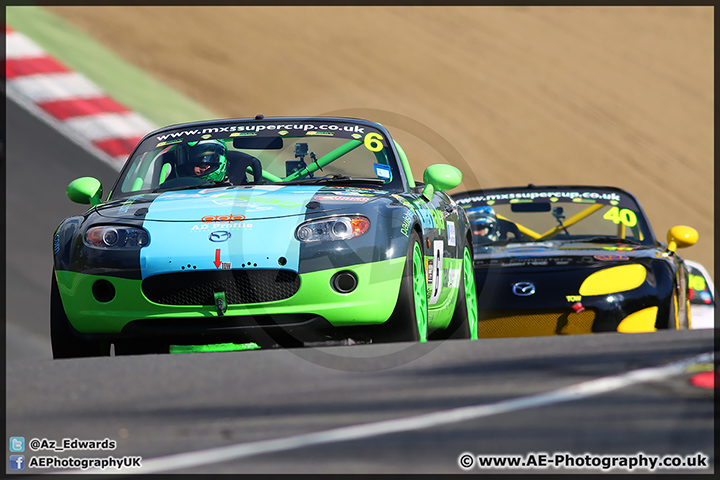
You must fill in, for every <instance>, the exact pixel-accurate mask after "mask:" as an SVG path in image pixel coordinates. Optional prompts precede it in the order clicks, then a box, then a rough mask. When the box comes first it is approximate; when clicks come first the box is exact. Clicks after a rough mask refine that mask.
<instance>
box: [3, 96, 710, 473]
mask: <svg viewBox="0 0 720 480" xmlns="http://www.w3.org/2000/svg"><path fill="white" fill-rule="evenodd" d="M7 119H8V121H7V139H8V140H7V157H6V158H7V219H6V222H7V246H6V248H7V287H6V288H7V290H6V293H7V309H6V317H7V322H6V323H7V347H8V348H7V364H6V389H7V390H6V433H7V436H6V438H8V437H10V436H24V437H25V438H26V440H27V442H28V443H29V442H30V440H31V439H33V438H38V439H43V438H46V439H53V440H57V441H60V440H62V439H63V438H69V439H73V438H77V439H80V440H92V439H94V440H103V439H105V438H108V439H111V440H115V441H116V442H117V448H116V449H115V450H112V451H97V452H89V451H65V452H51V451H47V450H44V451H38V452H32V451H30V450H26V452H25V455H26V459H27V460H28V461H29V459H30V457H33V456H40V455H54V456H57V457H68V456H73V457H75V458H82V457H107V456H108V455H112V456H114V457H116V458H120V457H122V456H124V455H129V456H141V457H142V462H143V465H145V466H146V467H147V468H148V470H149V469H150V468H153V469H154V470H153V471H154V472H165V473H247V474H257V473H340V474H342V473H416V474H417V473H437V474H440V473H465V472H466V471H465V470H463V469H462V468H460V467H459V465H458V458H459V457H460V455H461V454H463V453H466V452H467V453H471V454H473V455H491V454H498V455H520V456H523V457H525V456H527V455H528V454H530V453H540V452H545V453H547V454H550V455H554V454H556V453H561V452H569V453H571V454H573V455H578V456H581V455H584V454H586V453H589V454H591V455H597V456H600V455H610V454H613V455H633V456H635V455H637V454H639V453H640V452H642V453H643V454H645V455H694V454H696V453H701V454H704V455H706V456H708V457H709V459H710V460H709V461H710V466H709V468H707V469H702V470H696V472H697V473H710V472H713V471H714V458H715V454H714V439H713V437H714V408H713V392H712V390H705V389H700V388H697V387H694V386H692V385H690V383H689V378H690V375H691V373H692V371H693V369H697V368H699V366H698V365H695V366H693V365H692V364H690V365H688V367H687V368H685V367H684V366H682V365H681V366H680V367H679V369H676V370H674V371H672V372H669V371H668V370H667V369H662V368H661V369H660V370H657V369H656V370H651V372H655V373H658V375H657V376H655V377H652V378H649V377H643V378H639V379H638V378H635V375H637V373H634V374H629V375H630V376H628V372H637V371H638V369H646V368H651V369H655V368H656V367H661V366H663V365H666V364H668V362H677V361H681V360H686V359H688V358H693V357H695V356H697V355H699V354H703V353H705V352H712V351H713V350H714V344H713V333H714V331H713V330H694V331H680V332H675V331H667V332H658V333H651V334H635V335H622V334H601V335H583V336H574V337H544V338H511V339H488V340H480V341H457V340H456V341H448V342H433V343H428V344H412V343H409V344H396V345H354V346H340V347H322V348H308V349H290V350H256V351H244V352H225V353H201V354H182V355H148V356H128V357H106V358H99V359H92V358H90V359H75V360H60V361H53V360H52V359H51V352H50V341H49V325H48V317H49V313H48V312H49V286H50V275H51V270H52V258H51V251H52V233H53V231H54V229H55V227H56V226H57V225H58V224H59V223H60V222H61V221H62V219H63V218H64V217H66V216H70V215H74V214H77V213H80V212H81V211H82V210H83V207H82V206H80V205H76V204H73V203H72V202H70V201H69V200H68V199H67V197H66V196H65V187H66V186H67V184H68V183H69V182H70V181H71V180H73V179H74V178H76V177H79V176H86V175H89V176H95V177H97V178H99V179H100V180H101V181H102V182H103V185H104V186H105V189H106V191H107V189H109V188H110V186H111V184H112V180H113V179H114V177H115V174H116V172H114V171H113V170H112V169H111V168H110V167H108V166H106V165H105V164H103V163H101V162H99V161H98V160H97V159H94V158H93V157H92V156H90V155H89V154H88V153H87V152H86V151H85V150H83V149H82V148H80V147H78V146H76V145H75V144H73V143H71V142H69V141H68V140H67V139H65V138H64V137H63V136H61V135H60V134H58V133H57V132H55V131H54V130H52V129H50V128H48V126H47V125H46V124H44V123H43V122H41V121H39V120H37V119H36V118H34V117H32V116H31V115H29V114H28V113H26V112H25V111H24V110H22V109H21V108H19V107H18V106H17V105H15V104H14V103H13V102H11V101H8V102H7ZM698 361H699V362H700V364H701V365H700V367H701V366H702V364H703V363H706V362H707V361H708V360H707V359H703V358H700V359H698ZM641 372H646V371H645V370H641ZM607 377H611V378H607ZM597 379H603V380H597ZM618 381H624V382H625V383H623V384H622V385H617V384H616V383H614V382H618ZM581 382H591V383H589V384H586V385H587V386H593V387H594V388H597V390H593V391H592V393H590V394H587V393H586V394H582V395H578V394H577V392H576V393H575V394H570V393H568V392H567V391H563V390H558V389H562V388H565V387H571V386H574V385H577V384H579V383H581ZM613 385H614V386H613ZM465 407H469V408H465ZM453 409H464V410H453ZM452 412H455V416H453V414H452ZM461 412H465V413H466V414H467V415H466V416H464V417H462V416H458V415H457V414H459V413H461ZM428 414H434V416H432V417H428V416H427V415H428ZM398 419H406V421H405V422H403V423H399V422H397V420H398ZM430 419H435V423H428V422H429V420H430ZM376 422H377V423H376ZM368 424H369V425H370V426H369V427H368V428H366V429H363V430H359V428H358V427H355V426H358V425H368ZM345 427H347V428H345ZM334 429H339V430H334ZM331 430H333V431H332V432H330V431H331ZM312 434H314V435H312ZM265 441H267V442H265ZM261 442H264V443H261ZM221 447H227V448H225V449H224V450H219V448H221ZM6 451H8V450H6ZM198 451H199V453H198V454H196V455H191V454H190V452H198ZM170 455H177V456H174V457H169V458H166V457H167V456H170ZM6 468H7V467H6ZM6 471H7V472H8V473H9V472H10V470H6ZM572 471H575V472H580V473H601V472H602V470H600V469H584V470H572ZM635 471H636V472H640V473H643V472H647V470H642V469H640V470H635ZM32 472H33V470H28V469H26V470H25V473H32ZM34 472H35V473H41V472H42V471H40V470H34ZM124 472H128V473H142V472H143V470H140V471H137V470H134V471H131V470H124ZM467 472H470V473H493V472H502V473H550V472H552V470H548V469H517V470H509V469H505V470H480V469H478V468H472V469H470V470H468V471H467ZM622 472H624V471H622V470H614V471H613V473H622ZM657 472H660V473H677V472H678V471H677V470H658V471H657Z"/></svg>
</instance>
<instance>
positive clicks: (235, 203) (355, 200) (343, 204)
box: [96, 185, 389, 222]
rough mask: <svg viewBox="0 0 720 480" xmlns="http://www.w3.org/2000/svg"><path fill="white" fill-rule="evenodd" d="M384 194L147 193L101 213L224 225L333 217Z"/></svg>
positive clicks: (278, 189) (254, 189) (343, 190)
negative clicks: (317, 215) (309, 216)
mask: <svg viewBox="0 0 720 480" xmlns="http://www.w3.org/2000/svg"><path fill="white" fill-rule="evenodd" d="M387 195H389V192H387V191H384V190H376V189H370V188H357V187H327V186H325V187H318V186H308V185H287V186H283V185H252V186H241V187H224V188H207V189H201V190H191V191H188V190H180V191H169V192H163V193H156V194H141V195H136V196H133V197H130V198H127V199H125V200H122V201H116V202H109V203H107V204H103V205H99V206H98V207H97V208H96V212H97V213H98V215H100V216H102V217H106V218H112V219H136V220H137V219H142V220H144V221H145V222H153V221H158V222H218V221H220V222H222V221H238V220H261V219H266V218H278V217H288V216H296V215H303V216H304V215H306V214H308V213H329V212H333V211H338V210H344V209H347V208H348V207H350V206H353V205H356V206H357V205H360V204H366V203H370V202H373V201H375V200H377V199H379V198H382V197H385V196H387Z"/></svg>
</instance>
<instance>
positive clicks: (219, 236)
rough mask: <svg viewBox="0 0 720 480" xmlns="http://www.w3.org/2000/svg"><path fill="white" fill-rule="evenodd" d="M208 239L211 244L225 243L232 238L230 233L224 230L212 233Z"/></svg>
mask: <svg viewBox="0 0 720 480" xmlns="http://www.w3.org/2000/svg"><path fill="white" fill-rule="evenodd" d="M208 238H210V241H211V242H225V241H227V240H228V239H229V238H230V232H226V231H224V230H223V231H220V232H212V233H211V234H210V237H208Z"/></svg>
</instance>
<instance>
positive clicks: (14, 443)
mask: <svg viewBox="0 0 720 480" xmlns="http://www.w3.org/2000/svg"><path fill="white" fill-rule="evenodd" d="M10 451H11V452H24V451H25V437H10Z"/></svg>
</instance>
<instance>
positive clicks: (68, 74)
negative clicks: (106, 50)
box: [5, 26, 156, 170]
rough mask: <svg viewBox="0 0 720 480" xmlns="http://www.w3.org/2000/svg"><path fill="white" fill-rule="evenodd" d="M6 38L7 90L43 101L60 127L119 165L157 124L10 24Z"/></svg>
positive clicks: (22, 99)
mask: <svg viewBox="0 0 720 480" xmlns="http://www.w3.org/2000/svg"><path fill="white" fill-rule="evenodd" d="M5 41H6V60H5V78H6V89H7V93H8V96H10V97H11V98H14V99H17V100H19V101H20V103H23V104H25V105H28V104H30V105H35V106H36V107H38V108H39V109H40V110H42V111H43V112H45V113H46V114H48V115H46V116H45V117H46V119H49V120H51V121H54V122H57V123H58V124H59V125H58V127H60V130H61V131H65V132H66V133H68V134H69V135H70V136H71V137H73V139H74V140H76V141H79V142H80V143H84V146H85V147H90V150H91V151H94V152H96V153H101V155H100V156H101V157H103V160H105V161H107V162H108V163H110V164H111V165H112V166H113V167H115V168H116V169H118V170H119V169H120V168H121V167H122V165H123V163H125V160H126V159H127V157H128V155H129V154H130V153H131V152H132V150H133V148H135V145H137V143H138V142H139V141H140V139H141V138H142V137H143V136H144V135H145V134H146V133H148V132H150V131H151V130H154V129H155V128H156V126H155V125H153V124H152V123H151V122H150V121H148V120H147V119H146V118H144V117H143V116H141V115H139V114H137V113H135V112H132V111H130V110H129V109H128V108H127V107H125V106H124V105H121V104H119V103H118V102H116V101H115V100H113V99H112V98H110V97H109V96H108V95H107V94H106V93H105V92H103V91H102V90H101V89H100V88H99V87H98V86H97V85H96V84H94V83H93V82H92V81H90V80H89V79H88V78H87V77H85V76H84V75H82V74H80V73H77V72H73V71H72V70H70V69H69V68H68V67H66V66H65V65H63V64H62V63H60V62H59V61H57V60H55V59H54V58H52V57H50V56H49V55H48V54H47V53H46V52H45V51H44V50H43V49H42V48H41V47H40V46H39V45H37V44H36V43H35V42H33V41H32V40H30V39H29V38H28V37H26V36H25V35H23V34H21V33H20V32H17V31H15V30H13V29H11V28H10V27H8V26H6V27H5ZM98 150H99V152H98Z"/></svg>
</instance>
